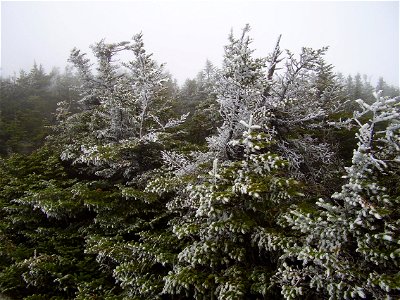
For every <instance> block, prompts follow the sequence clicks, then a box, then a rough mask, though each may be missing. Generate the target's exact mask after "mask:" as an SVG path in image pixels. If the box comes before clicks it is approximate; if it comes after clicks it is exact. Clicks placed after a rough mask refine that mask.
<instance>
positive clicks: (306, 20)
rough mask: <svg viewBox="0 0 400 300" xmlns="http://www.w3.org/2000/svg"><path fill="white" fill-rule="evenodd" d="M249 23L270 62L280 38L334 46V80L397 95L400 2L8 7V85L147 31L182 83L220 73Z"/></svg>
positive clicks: (231, 0)
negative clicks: (98, 45) (344, 77)
mask: <svg viewBox="0 0 400 300" xmlns="http://www.w3.org/2000/svg"><path fill="white" fill-rule="evenodd" d="M246 23H249V24H250V26H251V28H252V31H251V36H252V38H253V40H254V42H253V44H252V45H253V48H254V49H256V52H255V54H256V55H257V56H266V55H267V54H268V53H269V52H270V51H271V50H272V49H273V46H274V44H275V41H276V38H277V36H278V35H279V34H282V40H281V47H282V48H284V49H290V50H292V51H293V52H295V53H298V52H299V50H300V49H301V47H303V46H307V47H314V48H318V47H322V46H330V49H329V52H328V54H327V60H328V62H329V63H332V64H333V65H334V66H335V70H336V71H340V72H343V73H344V74H352V75H354V74H355V73H357V72H360V73H361V74H367V75H369V76H370V79H371V81H372V82H373V83H375V82H376V80H377V79H378V77H379V76H383V77H384V79H385V80H386V81H387V82H389V83H391V84H395V85H399V2H398V1H379V2H371V1H357V2H350V1H335V2H326V1H311V2H300V1H296V2H291V1H249V0H243V1H239V0H226V1H219V0H213V1H211V0H210V1H189V0H182V1H177V0H176V1H169V0H163V1H161V0H153V1H151V0H146V1H123V2H118V1H112V2H111V1H102V2H94V1H87V2H84V1H66V2H58V1H51V2H50V1H49V2H17V1H13V2H7V1H2V2H1V69H2V75H3V76H8V75H10V74H12V73H13V72H14V71H16V72H18V71H19V70H20V69H25V70H29V69H30V68H31V67H32V65H33V61H34V60H36V62H37V63H38V64H39V63H40V64H42V65H43V66H44V68H45V69H46V71H50V70H51V68H52V67H53V66H57V67H60V68H61V69H63V68H64V67H65V66H66V64H67V59H68V56H69V53H70V50H71V49H72V48H73V47H77V48H79V49H82V50H83V51H85V52H90V50H89V45H90V44H93V43H95V42H97V41H99V40H100V39H102V38H105V39H106V41H108V42H119V41H122V40H129V39H130V38H131V37H132V36H133V35H134V34H135V33H138V32H140V31H142V32H143V34H144V42H145V47H146V49H147V50H148V51H150V52H153V53H154V57H155V58H156V60H157V61H158V62H160V63H166V68H167V69H168V70H169V71H170V72H171V74H172V75H173V76H174V77H175V78H177V79H178V82H179V83H183V82H184V80H185V79H186V78H192V77H194V76H196V74H197V73H198V72H199V71H200V70H201V69H202V68H203V66H204V64H205V61H206V59H209V60H211V62H213V63H214V64H215V65H217V66H219V65H220V64H221V61H222V56H223V46H224V45H225V44H226V43H227V37H228V34H229V32H230V30H231V28H232V29H233V31H234V33H236V34H237V35H239V34H240V31H241V29H242V28H243V27H244V26H245V24H246Z"/></svg>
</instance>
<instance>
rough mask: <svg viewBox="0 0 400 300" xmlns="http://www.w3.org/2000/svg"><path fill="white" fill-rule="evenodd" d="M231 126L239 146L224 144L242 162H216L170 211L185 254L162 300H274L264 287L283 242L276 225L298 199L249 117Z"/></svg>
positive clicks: (267, 142) (266, 139)
mask: <svg viewBox="0 0 400 300" xmlns="http://www.w3.org/2000/svg"><path fill="white" fill-rule="evenodd" d="M237 126H240V127H241V128H242V130H244V132H243V133H242V138H241V139H239V140H232V141H231V142H230V143H231V144H235V147H241V148H242V149H243V153H244V154H243V158H242V159H240V160H237V161H235V162H221V163H220V162H219V161H218V159H215V160H214V162H213V166H212V169H211V170H210V171H209V173H208V174H207V173H206V174H204V175H202V178H201V183H198V184H195V183H193V184H189V185H188V186H187V187H186V190H185V191H184V192H183V194H184V195H183V196H182V195H181V197H177V198H175V199H174V200H173V201H172V202H170V203H169V208H170V209H171V210H174V211H177V213H180V214H179V215H178V217H177V218H175V219H174V220H172V221H171V225H173V232H174V234H175V235H176V236H177V237H178V238H179V239H180V240H181V241H182V242H183V244H184V245H185V246H184V248H183V249H182V250H181V251H180V253H179V254H178V256H177V261H176V263H175V264H174V266H173V270H172V271H171V272H170V273H169V274H168V276H166V279H165V286H164V293H168V294H181V295H187V296H189V297H191V298H194V299H204V298H206V299H244V298H246V297H250V296H261V295H262V296H265V297H268V296H270V297H271V296H273V295H274V290H273V289H272V290H270V289H269V285H270V282H269V279H270V276H271V274H273V273H274V269H275V266H276V262H277V261H276V258H277V257H278V255H277V250H278V247H277V245H278V243H279V240H280V239H281V237H282V235H283V234H282V232H281V230H280V229H279V228H278V226H277V225H276V218H277V215H279V213H280V211H281V209H282V208H283V207H284V206H285V205H287V204H288V203H290V202H291V201H292V200H291V198H292V197H293V196H295V195H297V194H298V192H297V191H298V184H297V183H296V182H295V181H294V180H293V179H290V178H288V177H286V176H285V172H286V170H285V168H286V163H285V161H284V160H283V159H282V158H281V157H279V156H277V155H275V154H273V153H271V152H270V151H268V148H269V147H270V144H271V143H273V141H272V140H271V138H272V137H271V136H270V135H268V134H265V133H264V132H263V131H262V130H260V126H258V125H254V124H252V116H250V120H249V121H248V122H247V123H246V122H244V121H241V122H240V123H239V124H237Z"/></svg>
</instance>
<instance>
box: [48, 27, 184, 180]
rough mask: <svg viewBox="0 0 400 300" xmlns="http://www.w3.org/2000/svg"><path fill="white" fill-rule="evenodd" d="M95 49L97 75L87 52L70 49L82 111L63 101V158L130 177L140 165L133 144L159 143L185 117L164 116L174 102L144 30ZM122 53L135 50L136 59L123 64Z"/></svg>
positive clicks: (58, 129) (59, 130)
mask: <svg viewBox="0 0 400 300" xmlns="http://www.w3.org/2000/svg"><path fill="white" fill-rule="evenodd" d="M91 48H92V50H93V53H94V55H95V57H96V58H97V68H96V73H93V72H92V65H91V63H90V61H89V59H87V58H86V54H83V53H81V52H80V51H79V50H77V49H74V50H73V51H72V53H71V57H70V61H71V62H72V63H73V64H74V66H75V67H76V69H77V70H78V73H79V76H80V80H81V85H80V87H79V88H78V89H79V91H80V94H81V96H82V98H81V100H80V101H79V105H80V109H79V111H78V112H72V113H71V111H70V108H71V105H72V104H71V103H68V102H62V103H60V104H59V114H58V118H59V125H58V127H56V132H57V133H58V136H57V137H56V141H59V142H61V143H62V147H63V148H64V150H63V152H62V155H61V157H62V159H63V160H69V161H71V162H72V163H73V164H79V165H86V167H90V168H91V170H90V173H94V174H96V175H99V176H104V177H110V176H114V175H115V174H118V173H122V174H124V176H125V177H127V178H129V176H131V175H132V174H134V173H135V172H137V171H138V168H139V169H140V167H141V166H140V165H139V164H140V162H139V161H138V160H137V159H135V158H134V157H132V155H134V154H133V153H134V152H135V151H134V148H135V147H137V146H138V145H139V144H143V143H150V142H157V141H158V140H159V138H160V137H161V136H162V135H163V134H165V132H166V130H167V129H169V128H171V127H174V126H176V125H177V124H180V123H181V122H182V121H183V120H184V118H185V116H183V117H182V118H180V119H176V120H172V119H168V117H166V116H165V115H163V112H165V111H166V110H168V109H169V105H168V101H170V100H171V99H168V97H165V95H163V90H164V89H165V85H164V83H165V82H166V79H167V76H166V74H165V73H164V71H163V68H162V66H159V65H158V64H157V63H156V62H155V61H154V60H153V59H152V58H151V56H152V55H151V54H147V52H146V50H145V49H144V44H143V39H142V35H141V34H138V35H136V36H135V37H134V38H133V42H121V43H114V44H106V43H105V42H104V41H100V42H99V43H97V44H95V45H93V46H92V47H91ZM123 51H124V52H130V53H132V54H133V60H132V61H129V62H128V63H119V61H118V60H117V54H118V53H120V52H123ZM88 133H89V134H88ZM87 170H88V169H87Z"/></svg>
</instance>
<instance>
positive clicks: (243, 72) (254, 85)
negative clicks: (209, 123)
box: [209, 25, 266, 159]
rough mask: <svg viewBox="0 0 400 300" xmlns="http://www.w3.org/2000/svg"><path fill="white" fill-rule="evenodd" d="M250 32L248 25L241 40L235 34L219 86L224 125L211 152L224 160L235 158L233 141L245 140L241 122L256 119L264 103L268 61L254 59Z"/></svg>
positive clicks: (211, 146)
mask: <svg viewBox="0 0 400 300" xmlns="http://www.w3.org/2000/svg"><path fill="white" fill-rule="evenodd" d="M249 31H250V26H249V25H246V26H245V28H244V29H243V32H242V35H241V37H240V38H235V36H234V35H233V32H231V34H230V35H229V44H228V45H227V46H225V53H224V60H223V65H222V69H221V71H220V74H219V75H218V80H217V83H216V94H217V102H218V104H219V107H220V114H221V117H222V119H223V124H222V126H221V127H220V128H218V134H217V135H216V136H214V137H211V138H210V139H209V148H210V150H212V151H216V152H217V153H219V155H220V156H221V158H223V159H226V158H232V156H233V155H234V153H233V151H232V149H230V146H229V141H231V140H232V139H236V138H238V137H240V136H241V133H242V128H241V126H240V125H239V122H240V120H248V119H249V117H250V115H253V116H254V115H256V113H257V112H258V110H259V109H260V107H261V106H262V102H263V92H264V90H265V87H266V80H265V76H264V75H265V74H264V69H265V65H266V60H265V59H263V58H254V57H253V52H254V50H252V49H250V45H251V42H252V40H251V39H250V37H249ZM257 121H258V119H257Z"/></svg>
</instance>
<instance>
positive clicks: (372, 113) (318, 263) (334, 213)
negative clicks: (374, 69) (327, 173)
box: [277, 94, 400, 299]
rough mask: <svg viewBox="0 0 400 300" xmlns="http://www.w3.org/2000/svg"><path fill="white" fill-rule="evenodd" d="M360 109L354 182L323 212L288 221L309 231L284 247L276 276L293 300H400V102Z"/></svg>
mask: <svg viewBox="0 0 400 300" xmlns="http://www.w3.org/2000/svg"><path fill="white" fill-rule="evenodd" d="M358 103H359V104H360V106H361V109H362V111H361V112H358V113H355V121H356V122H357V123H358V124H359V126H360V129H359V132H358V134H357V139H358V148H357V149H356V150H355V151H354V154H353V161H352V165H351V166H350V167H348V168H346V173H347V174H346V179H347V182H346V183H345V184H344V185H343V186H342V189H341V191H340V192H337V193H335V194H333V195H332V198H331V199H328V200H325V199H319V200H318V201H317V203H316V204H317V208H312V207H310V206H303V207H301V206H299V207H295V208H292V209H291V210H290V211H289V212H288V213H287V214H285V215H284V216H283V218H282V223H283V224H285V225H286V226H289V227H291V228H293V229H295V230H298V231H300V232H302V236H301V238H300V240H293V241H292V242H291V243H288V244H286V245H285V246H284V247H283V248H284V251H285V253H284V255H283V256H282V257H281V260H282V266H281V268H280V269H279V272H278V274H277V278H278V281H279V284H281V285H282V294H283V295H284V297H285V298H286V299H295V298H296V297H297V296H300V295H306V294H309V293H310V290H311V291H314V292H315V293H317V294H320V297H323V298H329V299H358V298H363V299H365V298H368V299H370V298H371V299H394V298H397V297H399V295H400V283H399V265H400V251H399V244H400V228H399V218H400V210H399V196H398V195H399V190H398V184H397V182H398V181H399V179H400V172H399V170H400V164H399V162H400V110H399V105H400V98H399V97H397V98H393V99H388V98H384V97H381V96H380V95H379V94H376V101H375V102H374V103H373V104H371V105H369V104H367V103H366V102H364V101H362V100H358ZM365 117H368V118H369V120H368V121H366V122H362V121H361V119H362V118H365Z"/></svg>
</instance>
